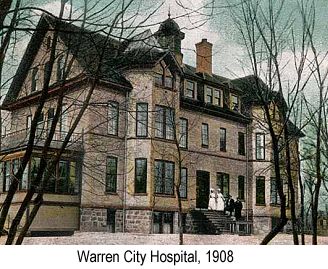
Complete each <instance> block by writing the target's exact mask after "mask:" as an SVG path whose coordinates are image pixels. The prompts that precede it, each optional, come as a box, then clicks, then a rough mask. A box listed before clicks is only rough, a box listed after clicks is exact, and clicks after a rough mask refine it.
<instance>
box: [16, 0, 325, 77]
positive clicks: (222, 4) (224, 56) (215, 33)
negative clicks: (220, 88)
mask: <svg viewBox="0 0 328 269" xmlns="http://www.w3.org/2000/svg"><path fill="white" fill-rule="evenodd" d="M211 1H212V0H152V1H149V0H135V3H134V4H132V6H131V8H130V12H131V15H134V14H133V12H135V11H136V10H137V9H138V8H140V10H139V15H138V17H137V19H138V20H139V21H140V20H143V19H144V18H146V16H147V14H149V12H150V10H153V9H155V8H156V7H159V9H158V10H157V12H156V13H155V14H153V15H152V16H151V17H150V18H149V19H148V21H147V22H146V24H147V25H149V27H146V28H149V29H151V30H152V32H153V33H154V32H155V31H156V30H157V29H158V27H159V23H160V22H162V21H164V20H165V19H167V18H168V13H169V12H170V14H171V17H172V18H174V19H175V21H176V22H177V23H178V24H179V26H180V28H181V30H182V31H183V32H185V39H184V40H183V42H182V52H183V54H184V62H186V63H187V64H191V65H195V62H196V54H195V44H196V43H198V42H200V41H201V39H202V38H207V39H208V41H209V42H211V43H213V70H214V73H216V74H218V75H221V76H225V77H228V78H236V77H240V76H245V75H248V74H250V73H251V71H250V69H249V61H248V57H247V51H246V50H245V46H244V45H243V44H242V42H241V40H240V34H239V32H238V31H237V30H236V27H235V25H234V23H233V19H232V17H231V12H230V10H229V8H227V6H228V5H231V6H233V5H234V4H236V3H237V2H238V1H241V0H213V1H214V2H213V6H214V9H213V14H212V15H211V16H209V17H206V18H205V17H204V16H202V15H199V14H198V13H207V14H208V12H209V10H211V9H209V8H208V9H206V8H204V6H205V7H212V6H209V5H208V3H209V2H211ZM304 1H305V0H304ZM83 2H84V1H83V0H68V1H67V4H66V6H67V8H66V12H65V15H64V16H68V13H69V10H70V7H71V6H70V4H72V6H73V10H74V14H73V17H74V16H75V17H76V16H79V15H81V14H82V12H83V11H82V9H81V7H82V6H83ZM108 2H109V1H106V0H88V1H87V5H88V7H89V8H90V7H92V6H93V5H94V4H95V3H98V4H97V6H96V9H98V10H99V9H101V8H102V7H104V5H106V4H107V3H108ZM119 2H120V3H121V2H123V0H120V1H119ZM125 2H128V1H127V0H125ZM23 3H24V5H27V6H31V5H33V6H37V7H40V8H42V9H45V10H47V11H49V12H51V13H53V14H55V15H58V14H59V10H60V1H59V0H33V1H31V0H23ZM140 3H141V5H140V6H139V5H137V4H140ZM177 3H180V5H182V6H183V7H181V6H179V5H178V4H177ZM315 3H316V17H317V20H316V25H317V31H316V42H317V43H318V44H320V48H321V49H323V50H328V44H327V42H326V40H328V31H327V25H328V22H327V19H326V14H327V11H328V0H315ZM192 11H197V12H198V13H196V12H192ZM190 12H191V15H190V16H186V13H190ZM282 12H283V18H284V17H288V16H290V14H291V13H293V12H294V14H295V13H296V12H297V0H286V1H285V6H284V9H283V11H282ZM37 14H38V15H40V14H41V12H37ZM37 19H38V18H37V17H35V20H37ZM296 19H297V16H296ZM204 20H205V21H206V23H205V24H203V23H202V22H203V21H204ZM104 21H105V19H104ZM296 26H297V24H296ZM28 41H29V36H27V37H25V38H23V39H22V40H21V41H20V42H19V46H17V49H16V51H15V53H16V54H17V57H16V60H17V62H18V61H19V59H20V57H21V56H22V55H23V53H24V50H25V48H26V45H27V43H28ZM291 56H292V54H291V53H290V51H286V52H285V53H284V60H285V61H286V62H287V59H290V58H291ZM327 66H328V64H327ZM288 68H289V69H290V70H289V69H288ZM12 70H14V68H12ZM286 70H287V72H286V77H287V79H288V78H290V77H289V76H291V78H293V77H292V76H293V75H294V73H295V72H294V68H293V66H292V65H291V64H287V67H286Z"/></svg>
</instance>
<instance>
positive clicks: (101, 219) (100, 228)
mask: <svg viewBox="0 0 328 269" xmlns="http://www.w3.org/2000/svg"><path fill="white" fill-rule="evenodd" d="M108 221H109V220H107V208H82V209H81V223H80V230H81V231H84V232H86V231H88V232H113V231H111V229H110V227H109V225H108ZM122 227H123V214H122V211H121V210H117V211H116V212H115V232H122V231H123V230H122Z"/></svg>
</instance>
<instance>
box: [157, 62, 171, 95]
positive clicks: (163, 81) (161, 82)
mask: <svg viewBox="0 0 328 269" xmlns="http://www.w3.org/2000/svg"><path fill="white" fill-rule="evenodd" d="M161 69H162V70H161V71H162V72H161V73H156V74H155V85H156V86H160V87H166V88H170V89H172V88H173V84H174V82H173V76H172V75H171V73H170V70H169V69H168V67H164V66H163V65H162V64H161Z"/></svg>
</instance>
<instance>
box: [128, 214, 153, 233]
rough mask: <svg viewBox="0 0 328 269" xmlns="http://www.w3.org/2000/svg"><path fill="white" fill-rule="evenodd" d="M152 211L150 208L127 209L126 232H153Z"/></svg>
mask: <svg viewBox="0 0 328 269" xmlns="http://www.w3.org/2000/svg"><path fill="white" fill-rule="evenodd" d="M151 223H152V213H151V211H150V210H134V209H131V210H126V215H125V232H128V233H144V234H149V233H151V230H152V229H151Z"/></svg>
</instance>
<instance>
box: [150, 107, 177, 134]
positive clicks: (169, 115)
mask: <svg viewBox="0 0 328 269" xmlns="http://www.w3.org/2000/svg"><path fill="white" fill-rule="evenodd" d="M174 124H175V117H174V110H173V109H172V108H169V107H163V106H156V107H155V137H159V138H165V139H170V140H172V139H173V138H174Z"/></svg>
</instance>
